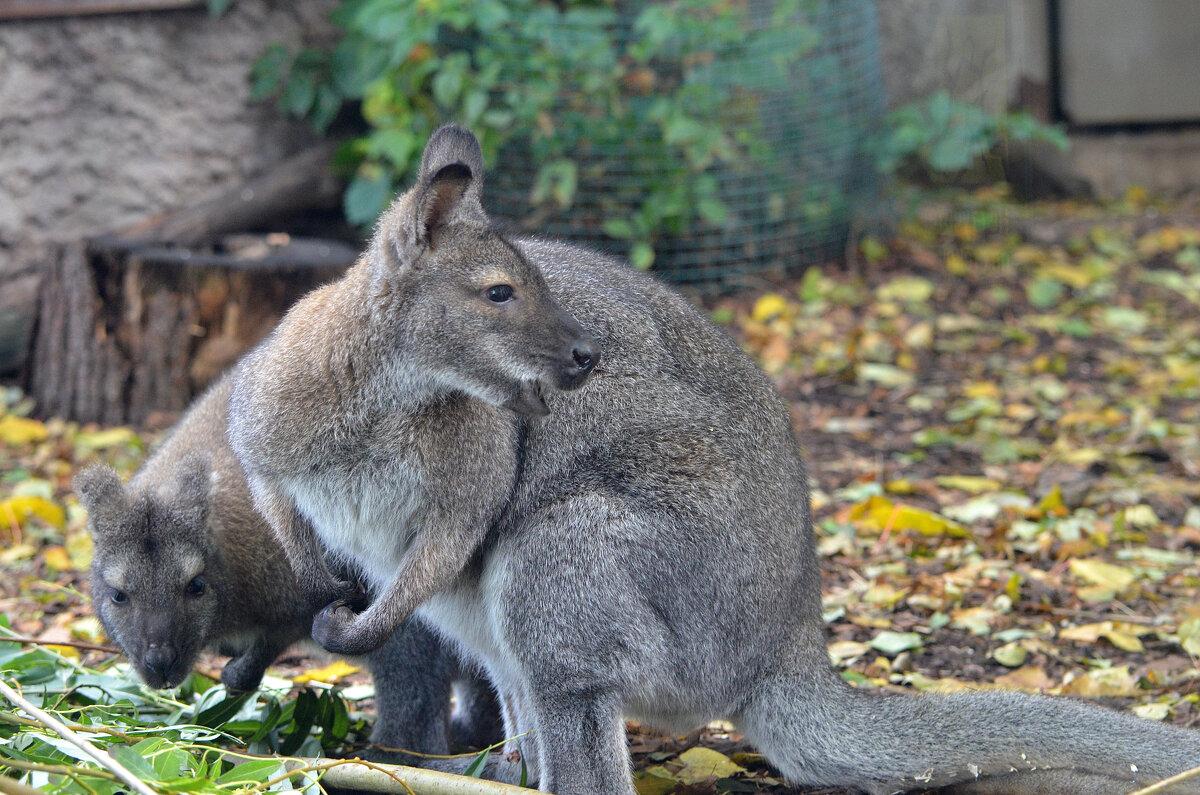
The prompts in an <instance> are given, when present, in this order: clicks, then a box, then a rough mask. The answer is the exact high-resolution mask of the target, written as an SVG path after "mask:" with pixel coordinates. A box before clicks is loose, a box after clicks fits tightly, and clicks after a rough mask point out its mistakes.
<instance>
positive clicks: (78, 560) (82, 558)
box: [65, 531, 94, 571]
mask: <svg viewBox="0 0 1200 795" xmlns="http://www.w3.org/2000/svg"><path fill="white" fill-rule="evenodd" d="M65 546H66V548H67V555H68V556H69V557H70V558H71V568H73V569H75V570H76V571H83V570H84V569H86V568H87V567H88V566H90V565H92V553H93V549H94V544H93V542H92V536H91V533H88V532H86V531H80V532H78V533H71V534H70V535H68V536H67V543H66V544H65Z"/></svg>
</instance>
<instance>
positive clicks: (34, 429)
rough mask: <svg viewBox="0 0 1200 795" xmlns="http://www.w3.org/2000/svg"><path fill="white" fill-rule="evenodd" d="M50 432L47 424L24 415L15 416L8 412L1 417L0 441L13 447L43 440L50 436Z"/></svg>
mask: <svg viewBox="0 0 1200 795" xmlns="http://www.w3.org/2000/svg"><path fill="white" fill-rule="evenodd" d="M49 436H50V432H49V431H48V430H46V426H45V425H43V424H42V423H40V422H38V421H37V420H30V419H26V418H24V417H14V416H12V415H11V414H6V415H4V416H3V417H0V442H3V443H4V444H6V445H10V446H13V447H19V446H21V445H26V444H29V443H31V442H41V441H45V440H46V439H47V438H49Z"/></svg>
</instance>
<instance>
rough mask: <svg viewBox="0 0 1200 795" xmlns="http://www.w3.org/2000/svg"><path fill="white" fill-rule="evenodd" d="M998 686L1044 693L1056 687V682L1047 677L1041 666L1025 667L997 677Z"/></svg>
mask: <svg viewBox="0 0 1200 795" xmlns="http://www.w3.org/2000/svg"><path fill="white" fill-rule="evenodd" d="M996 684H998V685H1003V686H1005V687H1015V688H1017V689H1018V690H1029V691H1034V692H1037V691H1044V690H1049V689H1050V688H1051V687H1053V686H1054V680H1052V679H1051V678H1050V677H1049V676H1047V675H1046V670H1045V669H1044V668H1042V666H1040V665H1025V666H1022V667H1020V668H1018V669H1017V670H1015V671H1009V672H1008V673H1006V674H1001V675H1000V676H997V677H996Z"/></svg>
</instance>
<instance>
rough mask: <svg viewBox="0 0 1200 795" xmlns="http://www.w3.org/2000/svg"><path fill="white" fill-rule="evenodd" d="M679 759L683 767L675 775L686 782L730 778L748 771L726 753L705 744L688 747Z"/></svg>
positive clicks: (694, 782) (692, 782)
mask: <svg viewBox="0 0 1200 795" xmlns="http://www.w3.org/2000/svg"><path fill="white" fill-rule="evenodd" d="M679 761H680V762H682V763H683V767H682V768H681V769H680V771H679V772H678V773H677V774H676V776H675V777H676V778H677V779H678V780H679V781H682V782H683V783H684V784H699V783H701V782H703V781H707V780H708V779H710V778H713V777H716V778H728V777H730V776H732V775H734V774H735V773H745V772H746V768H744V767H741V766H739V765H735V764H734V763H733V760H732V759H730V758H729V757H727V756H725V754H722V753H720V752H718V751H714V750H713V749H711V748H705V747H703V746H696V747H695V748H689V749H687V750H686V751H684V752H683V753H682V754H680V755H679Z"/></svg>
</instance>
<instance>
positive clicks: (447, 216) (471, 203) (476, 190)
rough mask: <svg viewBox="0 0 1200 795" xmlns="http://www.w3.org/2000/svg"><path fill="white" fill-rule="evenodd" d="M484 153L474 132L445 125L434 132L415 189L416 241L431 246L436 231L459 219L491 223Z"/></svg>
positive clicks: (423, 153) (422, 159) (414, 219)
mask: <svg viewBox="0 0 1200 795" xmlns="http://www.w3.org/2000/svg"><path fill="white" fill-rule="evenodd" d="M482 193H483V150H482V149H481V148H480V147H479V139H477V138H476V137H475V136H474V135H473V134H472V133H471V131H470V130H467V129H464V128H462V127H459V126H457V125H455V124H444V125H442V126H441V127H439V128H437V129H436V130H434V132H433V135H431V136H429V142H428V143H427V144H425V151H424V152H422V153H421V168H420V170H419V171H418V172H417V184H416V186H414V188H413V194H414V196H415V199H416V200H415V201H414V203H413V213H414V218H413V232H414V236H413V239H414V241H415V242H417V243H418V244H419V245H428V244H429V241H430V239H431V238H432V236H433V232H434V230H436V229H437V228H438V227H439V226H443V225H445V224H447V223H449V222H450V220H452V219H453V218H455V217H461V218H471V219H474V220H478V221H481V222H483V223H486V222H487V216H486V215H485V214H484V212H483V206H482V205H481V204H480V196H481V195H482Z"/></svg>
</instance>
